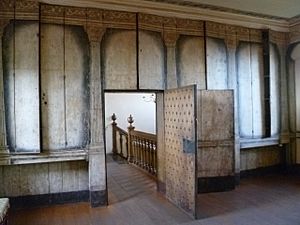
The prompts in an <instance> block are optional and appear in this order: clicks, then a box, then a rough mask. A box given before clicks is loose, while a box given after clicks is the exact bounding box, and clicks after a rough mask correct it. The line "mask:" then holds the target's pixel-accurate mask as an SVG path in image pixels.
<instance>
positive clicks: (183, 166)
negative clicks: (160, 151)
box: [164, 86, 197, 218]
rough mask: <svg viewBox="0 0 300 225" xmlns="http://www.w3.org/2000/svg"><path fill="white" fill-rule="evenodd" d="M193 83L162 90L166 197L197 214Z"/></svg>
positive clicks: (194, 92) (194, 94)
mask: <svg viewBox="0 0 300 225" xmlns="http://www.w3.org/2000/svg"><path fill="white" fill-rule="evenodd" d="M196 115H197V114H196V86H188V87H183V88H179V89H172V90H167V91H165V94H164V117H165V149H164V150H165V170H166V197H167V198H168V199H169V200H170V201H172V202H173V203H174V204H176V205H177V206H178V207H180V208H181V209H183V210H184V211H186V212H187V213H188V214H189V215H191V216H192V217H194V218H196V194H197V183H196V171H197V164H196V163H197V160H196V159H197V156H196V154H197V149H196V143H197V140H196V138H197V134H196V125H197V124H196Z"/></svg>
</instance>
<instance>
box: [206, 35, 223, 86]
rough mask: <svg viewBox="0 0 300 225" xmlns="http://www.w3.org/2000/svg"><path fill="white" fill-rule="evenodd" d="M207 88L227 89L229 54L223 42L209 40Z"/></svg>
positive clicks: (207, 43) (207, 42)
mask: <svg viewBox="0 0 300 225" xmlns="http://www.w3.org/2000/svg"><path fill="white" fill-rule="evenodd" d="M206 45H207V46H206V48H207V86H208V87H207V88H208V89H211V90H213V89H215V90H216V89H221V90H222V89H223V90H224V89H227V84H228V81H227V80H228V73H227V52H226V46H225V43H224V41H223V40H219V39H216V38H207V41H206Z"/></svg>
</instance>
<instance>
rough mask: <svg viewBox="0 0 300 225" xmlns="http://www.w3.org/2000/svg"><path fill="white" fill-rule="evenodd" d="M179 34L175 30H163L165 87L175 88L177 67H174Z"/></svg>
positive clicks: (176, 85) (176, 84)
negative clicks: (165, 70)
mask: <svg viewBox="0 0 300 225" xmlns="http://www.w3.org/2000/svg"><path fill="white" fill-rule="evenodd" d="M178 37H179V35H178V34H177V33H176V30H173V31H164V32H163V39H164V43H165V46H166V50H167V51H166V52H167V56H166V57H167V80H166V89H171V88H177V87H178V79H177V69H176V42H177V40H178Z"/></svg>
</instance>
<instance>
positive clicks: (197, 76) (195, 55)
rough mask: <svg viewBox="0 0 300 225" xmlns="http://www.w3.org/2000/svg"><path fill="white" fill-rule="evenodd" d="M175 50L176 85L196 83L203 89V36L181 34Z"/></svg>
mask: <svg viewBox="0 0 300 225" xmlns="http://www.w3.org/2000/svg"><path fill="white" fill-rule="evenodd" d="M176 51H177V62H176V63H177V77H178V84H179V85H178V86H179V87H183V86H186V85H193V84H197V86H198V87H197V88H199V89H205V86H206V85H205V60H204V38H203V37H193V36H181V37H180V38H179V40H178V41H177V49H176Z"/></svg>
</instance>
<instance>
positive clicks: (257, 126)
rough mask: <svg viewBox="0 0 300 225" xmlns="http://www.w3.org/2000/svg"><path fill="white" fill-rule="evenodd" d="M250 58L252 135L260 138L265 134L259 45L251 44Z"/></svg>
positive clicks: (261, 59) (261, 58) (261, 53)
mask: <svg viewBox="0 0 300 225" xmlns="http://www.w3.org/2000/svg"><path fill="white" fill-rule="evenodd" d="M250 59H251V75H252V107H253V137H255V138H260V137H263V136H264V134H265V130H264V128H265V121H264V118H265V117H264V113H265V110H264V104H265V103H264V79H263V52H262V47H261V46H260V45H258V44H251V49H250Z"/></svg>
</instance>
